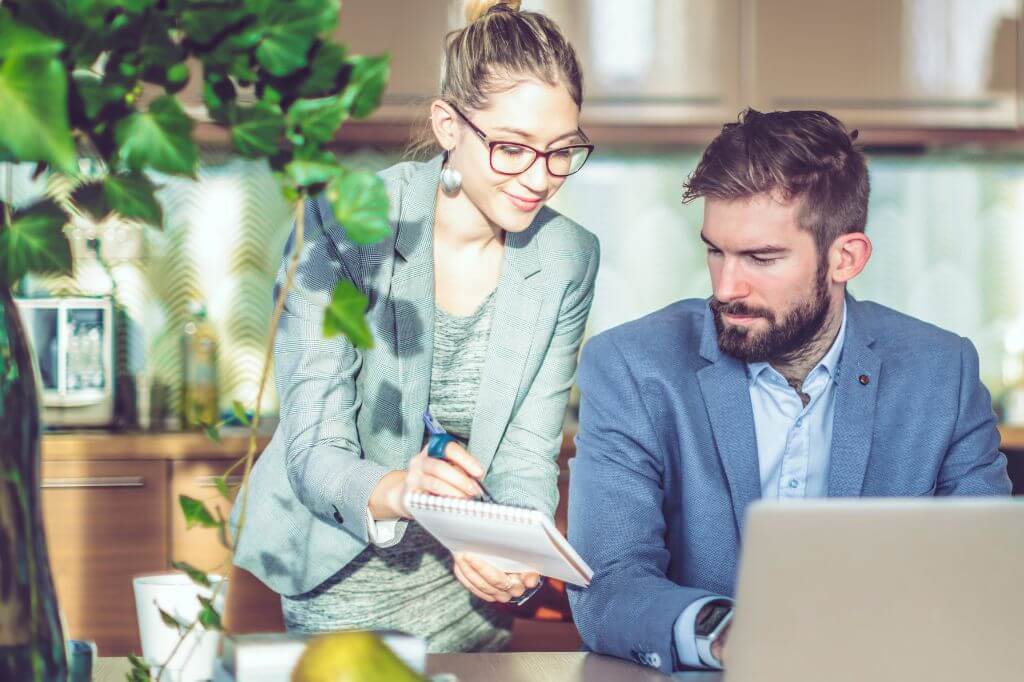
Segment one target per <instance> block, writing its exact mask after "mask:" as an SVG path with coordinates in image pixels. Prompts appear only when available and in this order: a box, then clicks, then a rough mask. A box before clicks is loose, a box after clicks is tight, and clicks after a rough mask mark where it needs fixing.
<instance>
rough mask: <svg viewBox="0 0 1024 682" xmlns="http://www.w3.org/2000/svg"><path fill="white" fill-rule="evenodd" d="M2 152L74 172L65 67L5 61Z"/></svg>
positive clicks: (0, 71) (42, 60) (1, 71)
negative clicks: (4, 150) (6, 151)
mask: <svg viewBox="0 0 1024 682" xmlns="http://www.w3.org/2000/svg"><path fill="white" fill-rule="evenodd" d="M0 112H3V124H2V125H0V147H2V148H5V149H7V150H8V151H9V152H11V153H12V154H14V155H15V156H16V157H17V158H18V159H20V160H22V161H47V162H49V163H51V164H53V165H54V166H56V167H57V168H60V169H61V170H63V171H67V172H69V173H73V172H75V170H76V168H75V145H74V143H73V141H72V139H71V128H70V126H69V124H68V82H67V73H65V71H64V65H63V64H62V63H61V62H60V61H58V60H57V59H52V58H47V57H34V56H29V57H8V58H6V59H4V60H3V66H0Z"/></svg>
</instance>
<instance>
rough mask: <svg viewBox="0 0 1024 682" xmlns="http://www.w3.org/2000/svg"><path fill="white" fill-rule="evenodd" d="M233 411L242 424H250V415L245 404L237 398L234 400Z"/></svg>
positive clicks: (232, 403)
mask: <svg viewBox="0 0 1024 682" xmlns="http://www.w3.org/2000/svg"><path fill="white" fill-rule="evenodd" d="M231 413H232V414H233V415H235V419H237V420H238V421H239V422H240V423H241V424H242V426H249V415H248V414H246V413H245V405H243V404H242V403H240V402H238V401H237V400H232V401H231Z"/></svg>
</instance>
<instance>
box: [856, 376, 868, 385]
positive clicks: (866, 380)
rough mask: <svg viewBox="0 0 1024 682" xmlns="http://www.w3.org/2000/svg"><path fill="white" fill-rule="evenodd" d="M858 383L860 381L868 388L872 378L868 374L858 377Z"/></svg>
mask: <svg viewBox="0 0 1024 682" xmlns="http://www.w3.org/2000/svg"><path fill="white" fill-rule="evenodd" d="M857 381H859V382H860V383H861V385H862V386H867V385H868V384H870V383H871V377H869V376H868V375H867V374H861V375H860V376H859V377H857Z"/></svg>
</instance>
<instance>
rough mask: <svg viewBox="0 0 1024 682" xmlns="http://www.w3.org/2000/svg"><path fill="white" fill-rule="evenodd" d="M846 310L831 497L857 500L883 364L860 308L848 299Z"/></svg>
mask: <svg viewBox="0 0 1024 682" xmlns="http://www.w3.org/2000/svg"><path fill="white" fill-rule="evenodd" d="M846 309H847V313H846V315H847V317H846V341H845V342H844V344H843V353H842V355H841V356H840V361H839V371H838V372H837V381H838V382H839V383H838V385H837V386H836V406H835V416H834V418H833V422H832V452H831V456H830V460H829V473H828V496H829V497H858V496H860V494H861V491H862V489H863V488H864V474H865V471H866V470H867V465H868V457H869V456H870V454H871V436H872V433H873V431H874V425H875V403H876V402H877V400H878V384H879V381H880V379H881V376H880V374H879V370H880V369H881V367H882V360H881V358H879V357H878V354H877V353H875V352H874V351H873V350H871V344H872V343H874V338H873V337H872V336H871V334H870V330H869V329H868V328H867V325H866V324H865V321H864V319H863V317H862V311H861V309H860V304H859V303H857V301H855V300H854V299H853V297H852V296H847V297H846ZM862 377H863V378H862Z"/></svg>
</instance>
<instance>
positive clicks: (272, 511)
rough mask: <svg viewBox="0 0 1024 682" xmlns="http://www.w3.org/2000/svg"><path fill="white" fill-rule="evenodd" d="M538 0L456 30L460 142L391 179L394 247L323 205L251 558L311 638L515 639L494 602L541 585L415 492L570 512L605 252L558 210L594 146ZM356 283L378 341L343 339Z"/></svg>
mask: <svg viewBox="0 0 1024 682" xmlns="http://www.w3.org/2000/svg"><path fill="white" fill-rule="evenodd" d="M518 4H519V3H518V2H504V3H495V2H474V3H470V5H469V7H468V8H467V18H468V20H469V24H468V25H467V26H466V27H465V28H464V29H462V30H459V31H455V32H453V33H452V34H449V37H448V41H447V45H446V53H445V66H444V73H443V79H442V85H441V93H440V97H439V98H438V99H437V100H436V101H434V102H433V104H432V105H431V111H430V120H431V128H432V131H433V135H434V136H435V138H436V141H437V143H438V144H439V145H440V147H441V148H442V149H443V154H442V155H440V156H438V157H437V158H435V159H434V160H433V161H430V162H428V163H401V164H398V165H396V166H394V167H392V168H390V169H388V170H386V171H384V172H383V173H382V177H383V178H384V181H385V183H386V185H387V187H388V189H389V192H390V198H391V221H392V227H393V229H394V234H393V237H392V238H391V239H389V240H388V241H386V242H383V243H381V244H375V245H372V246H359V245H356V244H354V243H353V242H352V241H351V240H349V239H348V238H347V237H346V235H345V232H344V229H343V228H342V227H339V226H338V224H337V222H336V221H335V219H334V217H333V216H332V214H331V210H330V207H329V205H328V204H327V203H326V202H325V201H323V200H318V201H311V202H310V203H309V204H308V206H307V207H306V225H307V228H306V234H307V235H308V240H309V241H308V243H307V244H306V246H305V249H304V253H303V256H302V261H301V265H300V266H299V270H298V274H297V276H296V282H295V287H294V289H293V291H291V292H290V293H289V296H288V300H287V302H286V307H285V313H284V315H283V316H282V318H281V324H280V328H279V330H278V337H277V341H276V355H275V361H276V372H277V385H278V392H279V394H280V400H281V421H280V425H279V427H278V429H277V431H276V433H275V434H274V438H273V440H272V442H271V444H270V445H269V446H268V448H267V450H266V451H265V452H264V453H263V455H262V456H261V457H260V459H259V461H258V462H257V463H256V467H255V468H254V470H253V472H252V476H251V478H250V481H249V486H250V491H249V495H250V498H249V499H250V503H249V511H248V512H247V520H246V525H245V528H244V532H243V534H242V536H241V538H240V541H239V544H238V547H237V548H236V553H235V563H236V564H238V565H239V566H241V567H242V568H245V569H246V570H248V571H250V572H252V573H254V574H256V576H257V577H259V578H260V579H261V580H262V581H263V582H265V583H266V584H267V585H269V586H270V587H271V588H273V589H274V590H275V591H277V592H278V593H280V594H281V595H283V596H282V605H283V610H284V617H285V623H286V625H287V627H288V628H289V630H292V631H299V632H318V631H326V630H338V629H349V628H394V629H398V630H404V631H407V632H411V633H413V634H417V635H420V636H422V637H425V638H426V639H427V640H428V643H429V647H430V650H431V651H479V650H495V649H500V648H502V647H503V646H504V645H505V643H506V642H507V641H508V638H509V632H510V626H511V618H510V617H508V616H507V615H503V614H501V613H499V612H497V611H496V610H494V609H492V608H491V607H490V604H489V603H490V602H496V601H497V602H507V601H509V600H512V599H515V598H517V597H519V596H520V595H523V594H524V592H526V591H527V590H529V589H530V588H532V587H534V586H535V585H536V584H537V583H538V581H539V576H538V575H537V574H536V573H527V574H515V573H504V572H502V571H500V570H498V569H496V568H495V567H493V566H491V565H489V564H488V563H486V562H484V561H482V560H480V559H478V558H475V557H472V556H466V555H459V556H457V557H452V556H451V554H450V553H449V552H448V551H447V550H446V549H445V548H444V547H443V546H441V545H440V544H438V543H437V542H436V541H435V540H434V539H433V538H432V537H431V536H430V535H429V534H428V533H426V531H424V530H423V529H422V528H421V527H419V526H418V525H417V524H415V523H410V522H409V521H408V520H407V517H408V513H407V511H406V510H405V508H404V506H403V503H402V500H403V497H404V495H405V493H406V492H409V491H426V492H429V493H433V494H437V495H449V496H455V497H461V498H466V497H473V496H476V495H478V494H479V493H480V486H479V485H478V483H477V481H478V480H482V481H484V484H485V486H486V487H487V488H488V490H489V491H490V492H491V493H492V494H493V495H494V496H495V497H496V498H497V499H498V501H500V502H502V503H505V504H513V505H523V506H530V507H534V508H537V509H540V510H542V511H544V512H545V513H547V514H548V515H549V516H550V515H553V514H554V511H555V506H556V504H557V499H558V492H557V476H558V468H557V465H556V463H555V460H556V457H557V455H558V451H559V446H560V444H561V422H562V417H563V413H564V411H565V404H566V399H567V396H568V392H569V387H570V386H571V384H572V381H573V376H574V373H575V370H576V355H577V350H578V348H579V344H580V338H581V336H582V333H583V328H584V324H585V322H586V318H587V314H588V312H589V309H590V303H591V300H592V298H593V284H594V277H595V274H596V272H597V266H598V245H597V240H596V239H595V238H594V236H593V235H591V234H590V233H589V232H587V231H586V230H584V229H583V228H581V227H580V226H578V225H576V224H575V223H573V222H571V221H570V220H568V219H566V218H564V217H562V216H561V215H559V214H557V213H555V212H554V211H552V210H551V209H549V208H546V207H545V203H546V202H547V201H548V200H549V199H550V198H551V197H552V196H553V195H554V194H555V192H557V191H558V189H559V187H561V185H562V183H563V182H564V181H565V178H566V177H567V176H568V175H571V174H572V173H574V172H576V171H577V170H579V168H580V167H581V166H582V165H583V163H584V162H585V161H586V159H587V156H588V155H589V154H590V152H591V151H592V146H591V145H589V144H588V142H587V139H586V137H585V136H584V135H583V133H582V131H581V130H580V127H579V109H580V103H581V92H582V83H581V80H582V79H581V75H580V69H579V65H578V63H577V60H576V56H575V53H574V52H573V49H572V47H571V46H570V45H569V44H568V43H567V42H566V41H565V39H564V37H563V36H562V35H561V33H560V32H559V30H558V28H557V27H556V26H555V25H554V23H553V22H551V21H550V20H549V19H547V18H546V17H544V16H542V15H539V14H535V13H529V12H524V13H520V12H518ZM342 277H344V278H348V279H350V280H351V281H352V282H354V283H355V284H356V286H357V287H359V288H360V289H361V290H362V291H364V292H365V293H366V294H367V295H368V296H369V299H370V307H369V311H368V313H367V316H368V320H369V323H370V327H371V329H373V331H374V336H375V338H376V346H375V347H374V348H373V349H370V350H368V351H362V352H360V351H357V350H355V349H353V347H352V346H351V345H350V344H348V343H347V342H346V341H344V340H342V339H340V338H335V339H324V338H323V336H322V331H321V324H322V319H323V311H324V307H325V306H326V305H327V304H328V303H329V302H330V296H331V292H332V290H333V288H334V286H335V284H336V283H337V281H338V280H339V278H342ZM428 408H429V410H430V412H431V413H432V414H433V416H434V417H435V418H436V419H437V420H438V421H440V422H441V424H442V425H443V426H444V427H445V428H446V429H447V431H448V432H449V433H451V434H453V435H454V436H456V437H457V438H458V439H459V440H460V441H461V443H460V442H458V441H457V442H453V443H449V444H448V446H447V449H446V451H445V452H446V456H447V458H448V459H450V460H452V462H453V463H449V462H446V461H444V460H439V459H433V458H429V457H428V456H427V454H426V452H425V449H424V448H423V444H424V428H423V415H424V412H425V411H426V410H428ZM462 443H465V446H463V445H462ZM417 452H418V454H417ZM238 506H240V505H238Z"/></svg>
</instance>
